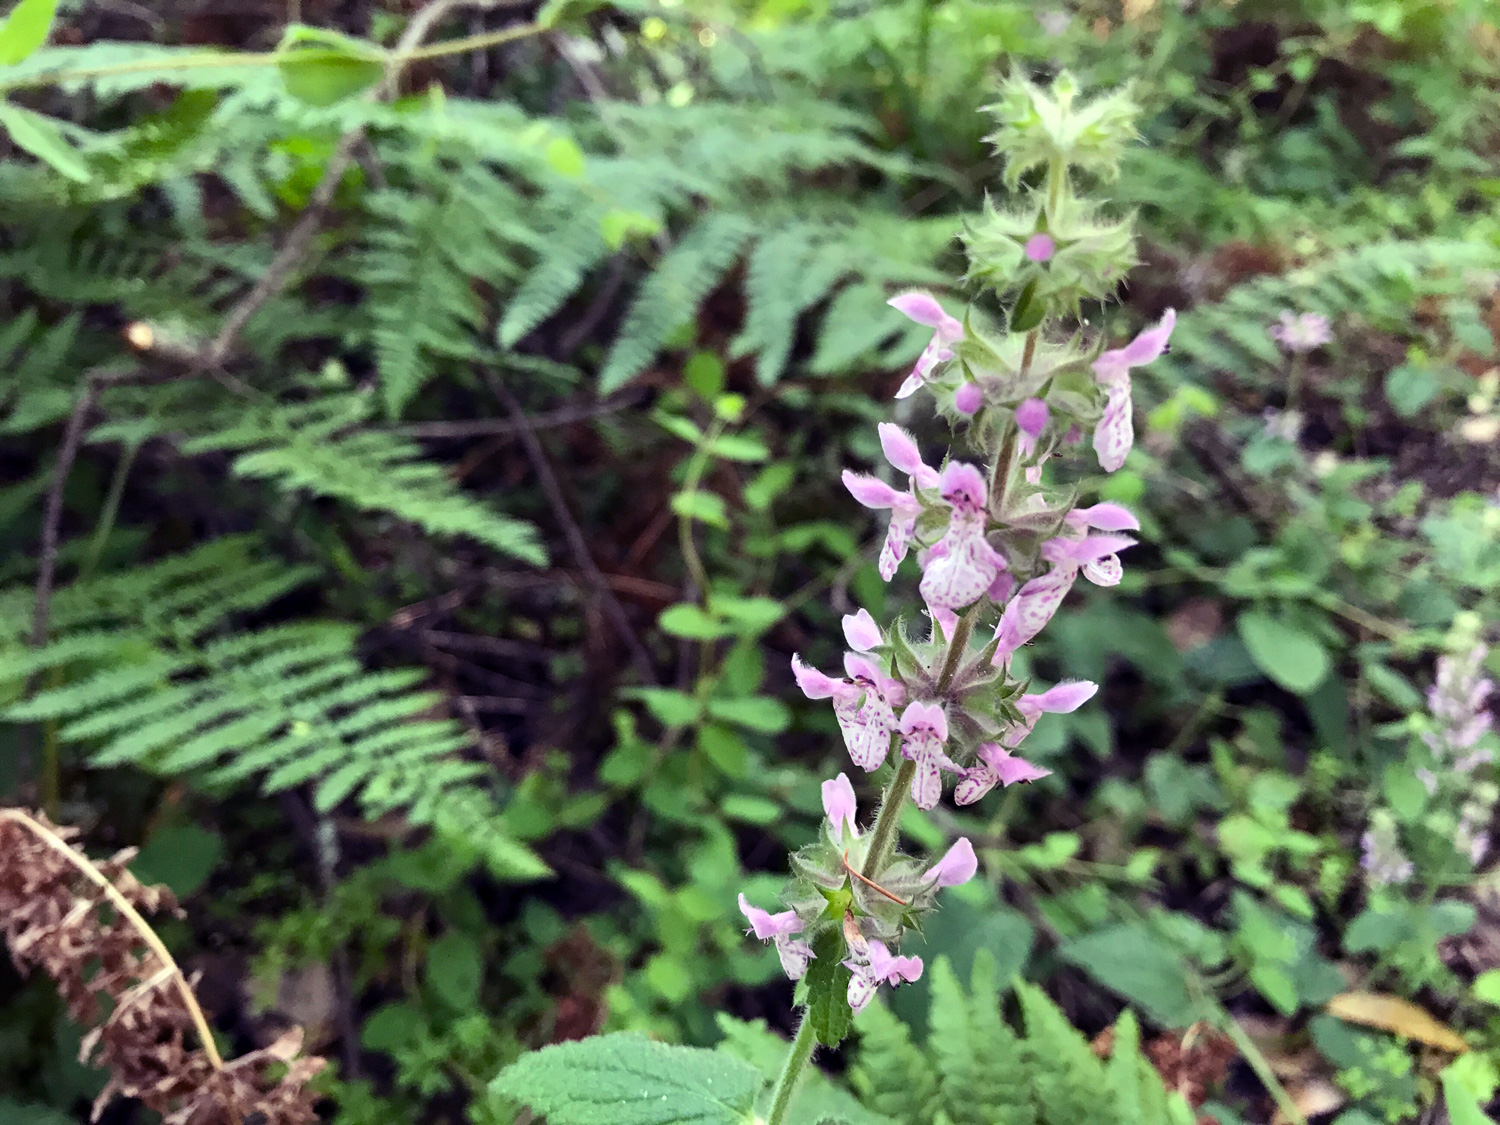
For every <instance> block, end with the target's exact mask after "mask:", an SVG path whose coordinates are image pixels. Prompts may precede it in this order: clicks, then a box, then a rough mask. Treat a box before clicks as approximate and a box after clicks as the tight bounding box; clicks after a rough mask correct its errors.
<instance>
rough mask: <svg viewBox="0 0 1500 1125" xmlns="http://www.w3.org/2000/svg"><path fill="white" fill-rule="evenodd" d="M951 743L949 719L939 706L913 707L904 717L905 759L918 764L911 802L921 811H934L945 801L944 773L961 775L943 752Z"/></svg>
mask: <svg viewBox="0 0 1500 1125" xmlns="http://www.w3.org/2000/svg"><path fill="white" fill-rule="evenodd" d="M947 742H948V716H946V715H945V714H943V709H942V707H941V706H939V705H938V704H936V703H913V704H912V705H911V706H909V707H908V708H907V709H906V710H905V711H903V712H902V713H901V756H902V757H903V758H905V759H906V760H907V761H909V762H914V763H915V764H916V767H917V772H916V774H915V776H913V777H912V779H911V799H912V801H913V802H914V803H915V804H916V806H917V808H919V809H930V808H932V807H933V806H934V805H936V804H937V803H938V799H939V798H940V797H942V795H943V775H942V773H941V771H942V770H951V771H953V772H954V773H958V772H960V771H959V766H958V764H957V763H955V762H953V761H952V760H950V759H949V757H948V755H947V754H945V753H944V752H943V747H944V746H945V745H946V744H947Z"/></svg>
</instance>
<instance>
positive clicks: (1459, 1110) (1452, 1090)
mask: <svg viewBox="0 0 1500 1125" xmlns="http://www.w3.org/2000/svg"><path fill="white" fill-rule="evenodd" d="M1443 1104H1444V1106H1446V1107H1447V1110H1448V1120H1449V1121H1450V1122H1451V1123H1452V1125H1494V1122H1492V1121H1491V1120H1490V1118H1489V1117H1487V1116H1486V1115H1485V1112H1484V1110H1482V1109H1481V1108H1480V1107H1479V1101H1478V1099H1477V1098H1475V1097H1474V1095H1473V1094H1472V1093H1470V1092H1469V1090H1468V1089H1466V1088H1465V1087H1464V1085H1463V1084H1462V1083H1461V1082H1459V1081H1458V1079H1457V1077H1456V1076H1455V1075H1452V1074H1449V1073H1448V1072H1447V1071H1444V1072H1443Z"/></svg>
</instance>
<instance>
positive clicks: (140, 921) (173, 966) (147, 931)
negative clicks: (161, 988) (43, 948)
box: [0, 809, 224, 1070]
mask: <svg viewBox="0 0 1500 1125" xmlns="http://www.w3.org/2000/svg"><path fill="white" fill-rule="evenodd" d="M0 820H12V821H15V823H17V824H19V825H20V826H21V827H22V828H24V829H26V830H27V831H28V832H30V833H31V834H32V835H33V836H35V837H36V838H37V839H38V840H40V841H42V843H44V844H46V845H47V846H48V847H49V848H51V849H52V850H53V851H55V852H57V854H58V855H60V856H62V857H63V858H64V859H66V860H67V861H68V862H69V863H70V864H72V865H73V866H74V867H75V868H77V870H78V872H79V874H81V875H82V876H83V877H84V878H85V879H87V880H88V881H89V882H91V883H93V884H94V885H95V886H96V887H98V888H99V889H100V890H101V891H103V892H104V897H105V898H107V899H109V904H110V905H111V906H113V907H114V908H115V909H116V910H118V911H119V912H120V916H121V917H122V918H124V919H125V920H126V921H128V922H129V923H130V924H131V926H132V927H134V928H135V931H136V933H137V934H139V935H140V939H141V941H142V942H144V943H145V945H146V948H147V949H149V950H151V952H152V953H153V954H154V955H155V957H156V959H157V960H158V961H160V962H161V965H162V968H163V969H165V970H166V971H168V972H170V973H171V974H172V975H173V976H174V977H175V979H176V981H177V991H178V993H179V994H180V995H181V996H182V1002H183V1004H184V1005H185V1006H186V1007H187V1010H188V1015H189V1016H191V1017H192V1020H193V1027H194V1028H196V1029H197V1032H198V1038H199V1040H200V1041H201V1042H202V1044H203V1053H204V1054H205V1055H207V1056H208V1061H209V1062H210V1063H212V1064H213V1067H214V1069H215V1070H223V1069H224V1059H223V1057H222V1056H220V1054H219V1047H218V1044H216V1043H215V1042H214V1036H213V1032H212V1031H210V1030H209V1027H208V1019H207V1017H205V1016H204V1014H203V1009H202V1008H200V1007H199V1006H198V998H197V997H196V996H194V995H193V987H192V985H190V984H188V979H187V974H186V973H184V972H183V971H182V967H181V966H180V965H178V964H177V962H176V961H175V960H174V959H173V957H172V954H171V953H170V952H168V950H167V947H166V946H165V945H163V944H162V940H161V938H159V937H157V936H156V931H155V930H153V929H152V928H151V924H150V923H149V922H147V921H146V919H144V918H142V917H141V915H140V912H139V911H137V910H136V908H135V907H134V906H132V905H131V904H130V900H129V899H127V898H126V897H125V896H124V895H122V894H121V893H120V889H119V888H118V887H116V886H115V885H114V883H112V882H110V880H109V879H107V878H105V876H104V873H103V872H101V871H100V870H99V869H98V868H97V867H95V866H94V864H93V863H92V862H91V861H90V860H89V858H88V857H87V856H85V855H83V854H81V853H80V852H78V851H77V849H75V848H73V847H72V846H70V845H69V844H68V842H67V841H66V840H64V839H63V838H62V837H61V836H59V835H58V834H57V833H56V832H53V831H52V830H51V829H50V828H48V827H47V826H46V825H44V824H42V823H41V822H39V821H36V820H33V819H32V818H31V817H29V816H27V815H26V814H25V813H24V812H22V811H21V810H20V809H0Z"/></svg>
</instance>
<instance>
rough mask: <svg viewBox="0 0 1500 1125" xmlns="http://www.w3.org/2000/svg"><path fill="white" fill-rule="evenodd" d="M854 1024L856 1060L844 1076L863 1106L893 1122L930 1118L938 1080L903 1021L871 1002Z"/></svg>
mask: <svg viewBox="0 0 1500 1125" xmlns="http://www.w3.org/2000/svg"><path fill="white" fill-rule="evenodd" d="M934 1010H936V1002H934ZM856 1026H857V1027H858V1028H859V1061H858V1063H857V1064H856V1065H855V1067H854V1068H853V1069H852V1070H851V1072H850V1076H849V1077H850V1082H851V1084H852V1085H853V1086H854V1088H855V1089H856V1090H857V1091H859V1094H860V1097H861V1099H862V1100H863V1101H864V1103H865V1104H866V1105H868V1106H869V1107H870V1108H871V1109H873V1110H875V1112H876V1113H883V1114H885V1115H886V1116H887V1117H893V1118H895V1119H896V1120H897V1121H925V1120H927V1119H928V1118H930V1117H931V1116H932V1113H933V1110H934V1108H935V1107H936V1105H937V1094H938V1085H937V1079H936V1076H935V1075H934V1074H933V1068H932V1064H931V1063H929V1062H928V1061H927V1059H925V1058H924V1057H923V1056H922V1052H921V1051H920V1050H918V1049H917V1047H916V1044H914V1043H913V1042H912V1038H911V1030H910V1029H909V1028H908V1027H907V1026H906V1022H905V1021H904V1020H900V1019H897V1018H896V1017H895V1016H893V1015H892V1014H891V1010H890V1009H889V1008H887V1007H886V1006H885V1004H884V1003H882V1002H881V1001H880V1000H876V1001H874V1002H873V1003H871V1004H870V1006H869V1007H868V1008H866V1009H865V1010H864V1011H863V1012H861V1013H860V1017H859V1021H858V1023H857V1025H856Z"/></svg>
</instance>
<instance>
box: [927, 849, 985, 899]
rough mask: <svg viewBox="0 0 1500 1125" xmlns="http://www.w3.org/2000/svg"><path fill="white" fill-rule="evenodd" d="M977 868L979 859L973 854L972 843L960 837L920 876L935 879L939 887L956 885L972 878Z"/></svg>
mask: <svg viewBox="0 0 1500 1125" xmlns="http://www.w3.org/2000/svg"><path fill="white" fill-rule="evenodd" d="M978 870H979V860H978V858H977V857H976V856H975V855H974V845H973V844H971V843H969V841H968V840H967V839H965V838H963V837H960V838H959V839H958V842H957V843H955V844H954V845H953V846H952V847H951V848H949V849H948V851H947V852H946V853H945V854H944V855H943V858H942V859H940V860H938V861H937V862H936V863H934V864H933V865H932V866H931V867H929V868H928V869H927V870H926V871H925V872H924V873H923V875H922V878H924V879H935V880H937V885H938V886H940V887H956V886H958V885H959V884H960V883H967V882H968V881H969V880H970V879H972V878H974V873H975V872H976V871H978Z"/></svg>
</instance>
